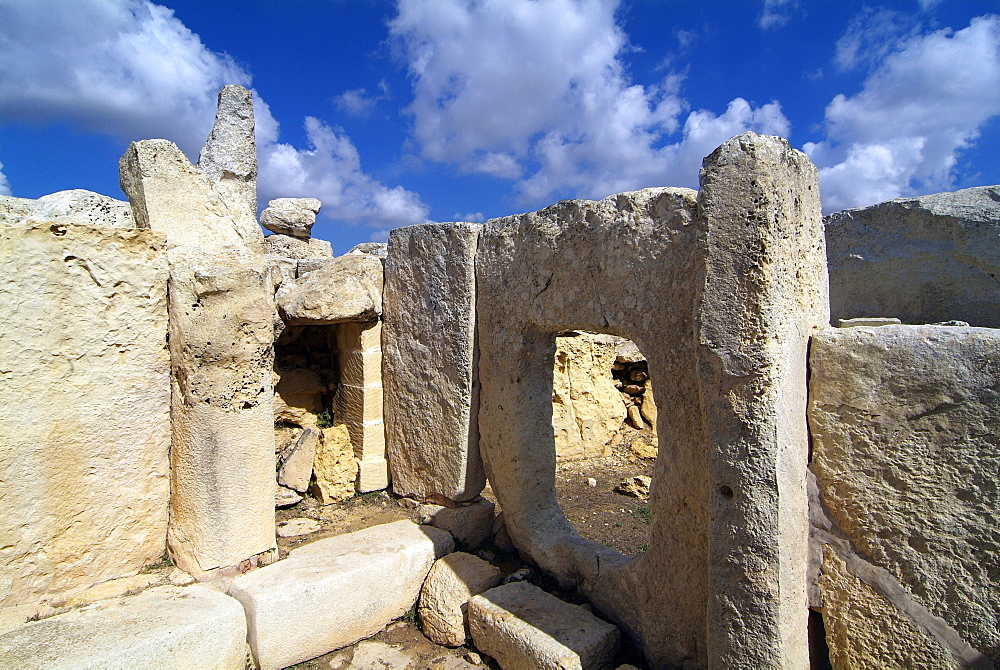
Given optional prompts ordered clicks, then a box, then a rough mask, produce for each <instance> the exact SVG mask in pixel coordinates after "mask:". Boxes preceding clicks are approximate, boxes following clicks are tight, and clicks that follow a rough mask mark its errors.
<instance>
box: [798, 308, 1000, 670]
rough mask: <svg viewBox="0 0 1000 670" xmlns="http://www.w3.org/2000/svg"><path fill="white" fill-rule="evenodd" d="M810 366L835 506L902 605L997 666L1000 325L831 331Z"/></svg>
mask: <svg viewBox="0 0 1000 670" xmlns="http://www.w3.org/2000/svg"><path fill="white" fill-rule="evenodd" d="M810 362H811V373H812V377H811V380H810V407H809V419H810V424H811V428H812V436H813V461H812V468H813V470H814V471H815V473H816V475H817V478H818V482H819V487H820V492H821V495H822V500H823V505H824V507H825V508H826V510H827V512H828V514H829V515H830V517H831V518H832V519H833V521H834V522H835V523H836V525H837V527H839V529H840V531H842V532H843V533H845V534H846V535H847V537H848V538H850V540H851V543H852V544H853V546H854V547H856V549H857V551H858V553H859V554H861V555H863V556H865V557H868V560H870V561H872V562H873V563H874V564H875V566H877V567H880V568H884V569H885V570H888V572H889V574H890V575H891V576H892V578H894V579H895V580H897V581H898V582H899V584H901V585H902V587H900V588H898V591H899V593H900V594H905V600H906V601H915V602H916V603H918V604H919V605H921V606H922V607H924V608H926V609H927V610H929V611H930V612H931V613H932V614H934V615H936V616H938V617H941V618H942V619H943V620H944V621H945V622H947V625H948V626H951V627H952V628H953V629H954V630H955V631H957V633H958V634H959V635H960V636H961V638H962V639H964V641H965V642H967V643H968V644H970V645H972V646H973V647H974V648H976V649H978V650H979V651H980V652H983V653H988V654H991V655H993V656H994V660H1000V656H998V655H997V652H996V650H997V649H998V647H1000V616H998V612H1000V584H998V579H1000V577H998V575H1000V533H998V532H997V531H996V523H995V519H996V517H997V513H998V509H997V498H996V491H997V488H998V484H1000V482H998V472H1000V452H998V450H997V449H996V448H995V436H996V435H997V432H998V428H1000V406H998V403H997V398H996V389H997V388H998V386H1000V331H997V330H992V329H985V328H960V327H951V326H882V327H878V328H850V329H829V330H825V331H823V332H822V333H821V334H820V335H818V336H817V337H815V338H814V341H813V345H812V353H811V356H810ZM824 597H825V596H824ZM872 625H876V626H877V625H879V624H878V623H873V624H872ZM939 641H940V642H941V643H942V644H944V643H946V642H947V640H946V639H944V638H943V637H939ZM949 649H951V647H949Z"/></svg>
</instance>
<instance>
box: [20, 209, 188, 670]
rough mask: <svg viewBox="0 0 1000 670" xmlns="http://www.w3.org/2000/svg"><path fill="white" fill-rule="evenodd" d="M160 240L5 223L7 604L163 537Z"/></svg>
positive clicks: (151, 557) (132, 555) (111, 566)
mask: <svg viewBox="0 0 1000 670" xmlns="http://www.w3.org/2000/svg"><path fill="white" fill-rule="evenodd" d="M164 247H165V240H164V236H163V234H162V233H157V232H154V231H151V230H138V229H135V228H131V229H125V228H94V227H90V226H78V225H63V224H59V223H47V224H43V225H37V226H15V227H0V277H2V278H3V279H2V281H0V361H2V362H0V407H2V408H3V412H2V414H0V547H2V549H0V610H3V609H7V608H11V607H17V606H21V605H23V606H25V607H27V608H28V609H27V610H26V611H25V612H24V613H23V614H22V615H21V616H20V618H21V620H22V621H23V620H24V618H26V617H28V616H31V615H32V614H34V613H35V606H37V605H38V604H39V603H44V602H46V601H47V600H49V599H50V597H51V596H52V594H55V593H56V592H65V593H64V594H63V596H61V597H64V596H65V595H67V594H68V593H71V592H72V591H74V590H77V589H82V588H84V587H87V586H90V585H92V584H96V583H98V582H103V581H106V580H109V579H113V578H116V577H123V576H126V575H132V574H135V573H136V572H138V571H139V570H140V569H141V568H142V567H143V566H144V565H147V564H149V563H152V562H154V561H156V560H157V559H158V558H159V557H160V556H161V555H162V554H163V551H164V549H165V538H166V530H167V504H168V500H169V495H170V483H169V480H168V476H169V472H168V469H169V468H168V452H169V449H170V413H169V400H170V378H169V373H170V359H169V356H168V352H167V349H166V341H165V339H166V332H167V261H166V256H165V253H164ZM0 665H3V664H2V663H0Z"/></svg>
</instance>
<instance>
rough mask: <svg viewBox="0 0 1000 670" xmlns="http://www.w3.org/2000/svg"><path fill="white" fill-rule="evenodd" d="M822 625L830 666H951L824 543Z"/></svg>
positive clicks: (937, 648) (944, 655)
mask: <svg viewBox="0 0 1000 670" xmlns="http://www.w3.org/2000/svg"><path fill="white" fill-rule="evenodd" d="M820 588H821V589H822V591H823V625H824V627H825V628H826V641H827V646H828V647H829V649H830V663H831V665H832V666H833V667H835V668H859V669H865V670H881V669H882V668H936V669H940V670H946V669H950V668H955V667H957V664H956V663H955V659H953V658H952V657H951V655H950V654H949V653H948V652H947V651H946V650H945V649H944V648H942V647H941V645H939V644H938V643H937V642H936V641H935V640H934V639H933V638H931V637H930V636H928V635H927V634H926V633H924V632H923V631H921V630H920V629H919V628H917V627H916V626H915V625H914V624H913V622H912V621H910V620H909V619H907V618H906V616H904V615H903V613H902V612H900V611H899V610H897V609H896V608H895V607H893V606H892V605H891V604H890V603H889V602H887V601H886V600H885V599H884V598H882V596H880V595H879V594H878V593H877V592H876V591H875V590H873V589H872V588H871V587H870V586H868V585H867V584H865V583H864V582H862V581H861V580H860V579H858V578H857V577H855V576H854V575H852V574H851V573H850V572H849V571H848V570H847V565H846V564H845V563H844V561H843V560H842V559H841V558H840V557H839V556H837V554H836V552H834V551H833V549H831V548H830V546H829V545H827V546H825V547H824V551H823V574H822V575H821V576H820Z"/></svg>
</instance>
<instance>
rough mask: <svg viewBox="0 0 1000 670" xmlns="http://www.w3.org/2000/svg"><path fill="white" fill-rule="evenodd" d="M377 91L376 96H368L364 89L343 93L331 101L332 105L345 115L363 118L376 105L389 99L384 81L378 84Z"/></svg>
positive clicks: (387, 88) (366, 90)
mask: <svg viewBox="0 0 1000 670" xmlns="http://www.w3.org/2000/svg"><path fill="white" fill-rule="evenodd" d="M378 90H379V92H378V93H377V94H370V93H369V92H368V89H365V88H354V89H351V90H350V91H344V92H343V93H341V94H340V95H338V96H337V97H336V98H334V99H333V104H334V106H335V107H336V108H337V109H339V110H340V111H342V112H344V113H346V114H350V115H351V116H355V117H358V118H364V117H366V116H368V115H369V114H371V113H372V110H374V109H375V106H376V105H377V104H378V103H380V102H382V101H383V100H387V99H388V98H389V84H388V83H387V82H386V80H385V79H383V80H381V81H380V82H379V83H378Z"/></svg>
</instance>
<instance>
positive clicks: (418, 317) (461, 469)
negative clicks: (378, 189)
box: [383, 223, 486, 501]
mask: <svg viewBox="0 0 1000 670" xmlns="http://www.w3.org/2000/svg"><path fill="white" fill-rule="evenodd" d="M481 229H482V226H481V225H479V224H476V223H440V224H423V225H417V226H407V227H405V228H397V229H395V230H393V231H392V232H391V233H390V234H389V248H388V256H387V257H386V278H385V298H384V303H383V319H384V321H385V342H386V349H385V356H386V359H385V387H386V405H385V420H386V443H387V448H388V453H389V459H390V463H391V466H392V477H393V491H395V492H396V493H397V494H398V495H402V496H410V497H414V498H418V499H420V500H425V501H427V500H442V499H443V500H442V501H465V500H471V499H473V498H475V497H476V496H477V495H479V492H480V491H482V490H483V486H484V485H485V483H486V477H485V473H484V471H483V465H482V460H481V458H480V456H479V428H478V420H477V412H478V404H479V403H478V391H479V384H478V380H477V379H476V360H477V352H476V269H475V262H476V251H477V248H478V244H479V233H480V230H481Z"/></svg>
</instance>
